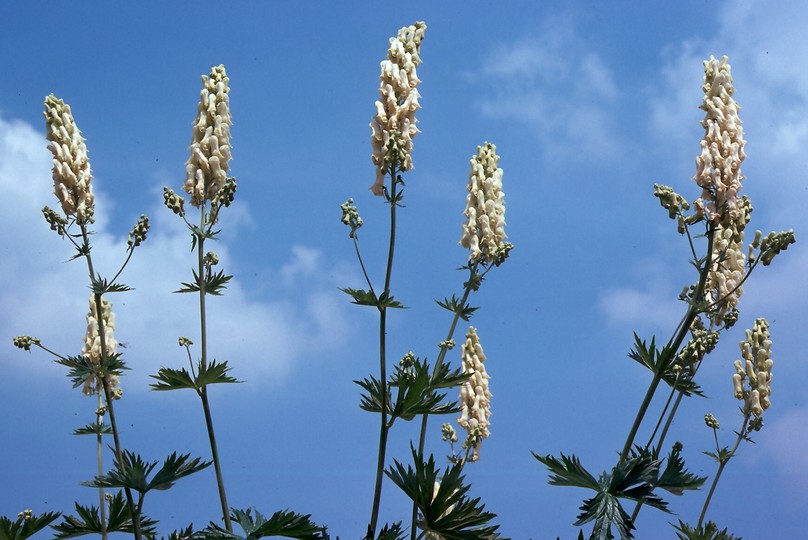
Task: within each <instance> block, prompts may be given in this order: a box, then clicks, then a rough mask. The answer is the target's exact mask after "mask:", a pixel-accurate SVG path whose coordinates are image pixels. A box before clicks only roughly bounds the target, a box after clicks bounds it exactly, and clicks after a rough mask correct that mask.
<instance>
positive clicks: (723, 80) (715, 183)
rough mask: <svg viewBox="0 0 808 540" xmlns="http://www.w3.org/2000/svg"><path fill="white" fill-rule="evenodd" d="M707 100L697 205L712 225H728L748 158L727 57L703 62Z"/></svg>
mask: <svg viewBox="0 0 808 540" xmlns="http://www.w3.org/2000/svg"><path fill="white" fill-rule="evenodd" d="M702 90H703V91H704V101H703V102H702V104H701V107H700V109H702V110H703V111H704V112H705V113H706V114H705V116H704V119H703V120H702V121H701V125H702V127H704V130H705V133H704V138H703V139H702V140H701V153H700V154H699V156H698V157H697V158H696V176H694V180H695V181H696V183H697V184H698V185H699V186H700V187H701V188H702V195H701V198H699V199H697V200H696V201H695V203H694V206H695V208H696V211H697V212H698V213H699V215H704V216H705V217H706V219H708V220H710V221H712V222H713V223H716V224H718V223H721V224H723V225H728V224H729V223H730V221H731V220H733V219H737V217H738V212H739V208H738V206H739V200H738V191H739V190H740V189H741V180H742V179H743V174H741V162H742V161H743V160H744V158H746V154H745V153H744V146H745V145H746V141H745V140H744V138H743V127H742V126H741V119H740V118H739V117H738V111H739V110H740V107H739V106H738V104H737V103H736V102H735V100H734V99H732V94H733V93H734V92H735V87H734V86H733V84H732V73H731V71H730V65H729V64H728V63H727V57H726V56H723V57H721V60H716V59H715V58H714V57H712V56H710V59H709V60H705V61H704V85H703V86H702Z"/></svg>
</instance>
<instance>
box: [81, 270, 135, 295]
mask: <svg viewBox="0 0 808 540" xmlns="http://www.w3.org/2000/svg"><path fill="white" fill-rule="evenodd" d="M90 283H91V285H90V289H91V290H92V291H93V292H94V293H95V294H106V293H115V292H126V291H132V290H134V289H132V288H131V287H128V286H126V285H124V284H123V283H115V282H114V281H113V282H109V281H107V280H106V278H103V277H101V274H97V275H96V276H95V277H94V278H92V280H91V282H90Z"/></svg>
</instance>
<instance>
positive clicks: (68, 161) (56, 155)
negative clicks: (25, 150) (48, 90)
mask: <svg viewBox="0 0 808 540" xmlns="http://www.w3.org/2000/svg"><path fill="white" fill-rule="evenodd" d="M44 114H45V124H46V131H47V132H46V134H45V136H46V137H47V139H48V140H49V141H50V142H51V144H49V145H48V149H49V150H50V151H51V153H53V192H54V194H55V195H56V198H57V199H59V202H60V203H61V205H62V211H63V212H64V213H65V216H68V217H69V216H75V217H76V223H78V224H80V225H81V224H83V223H88V222H90V223H91V222H92V217H93V210H94V208H95V207H94V201H95V197H94V196H93V187H92V184H91V183H90V181H91V180H92V179H93V173H92V171H91V169H90V158H89V157H88V156H87V146H86V145H85V144H84V137H82V136H81V131H79V128H78V126H77V125H76V122H75V120H73V113H72V112H71V111H70V105H67V104H66V103H65V102H64V101H62V100H61V99H57V98H56V96H54V95H53V94H51V95H49V96H48V97H46V98H45V113H44ZM51 226H53V224H52V223H51Z"/></svg>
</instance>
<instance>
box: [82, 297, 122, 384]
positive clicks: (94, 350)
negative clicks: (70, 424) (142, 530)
mask: <svg viewBox="0 0 808 540" xmlns="http://www.w3.org/2000/svg"><path fill="white" fill-rule="evenodd" d="M98 320H99V317H98V310H97V309H96V303H95V295H92V294H91V295H90V311H89V312H88V313H87V332H86V334H85V336H84V347H82V349H81V354H82V355H83V356H85V357H86V358H87V359H88V360H89V361H90V363H92V364H94V365H99V364H100V363H101V336H100V335H99V333H98ZM101 322H102V324H103V327H104V348H105V349H106V353H107V356H108V357H109V356H112V355H113V354H116V353H117V352H118V342H117V341H116V340H115V334H114V332H115V314H114V313H113V312H112V304H111V303H110V302H108V301H107V300H105V299H104V298H102V299H101ZM98 382H99V381H97V380H95V379H94V378H93V377H90V378H88V379H87V380H86V381H84V389H83V391H84V394H86V395H88V396H90V395H92V394H94V393H95V392H96V390H97V389H98V388H100V386H98ZM109 383H110V388H111V389H112V390H115V388H114V387H116V386H117V385H118V377H117V375H110V376H109Z"/></svg>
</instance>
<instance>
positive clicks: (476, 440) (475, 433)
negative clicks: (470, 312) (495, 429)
mask: <svg viewBox="0 0 808 540" xmlns="http://www.w3.org/2000/svg"><path fill="white" fill-rule="evenodd" d="M461 352H462V355H463V373H466V374H469V375H470V377H469V379H468V380H467V381H466V382H464V383H463V385H462V386H461V387H460V418H459V419H458V420H457V423H458V424H459V425H460V427H462V428H463V429H465V430H466V432H467V433H468V435H467V437H466V440H465V442H464V443H463V448H466V449H469V448H471V449H472V455H471V458H470V460H471V461H477V460H478V459H480V445H481V444H482V440H483V439H485V438H486V437H488V436H489V435H490V432H489V431H488V425H489V422H488V418H489V417H490V416H491V392H490V391H489V390H488V379H489V377H488V373H487V372H486V371H485V364H484V363H483V362H485V353H484V352H483V347H482V345H480V339H479V338H478V337H477V330H476V329H475V328H474V327H473V326H470V327H469V330H468V332H467V333H466V342H465V343H463V346H462V351H461Z"/></svg>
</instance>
